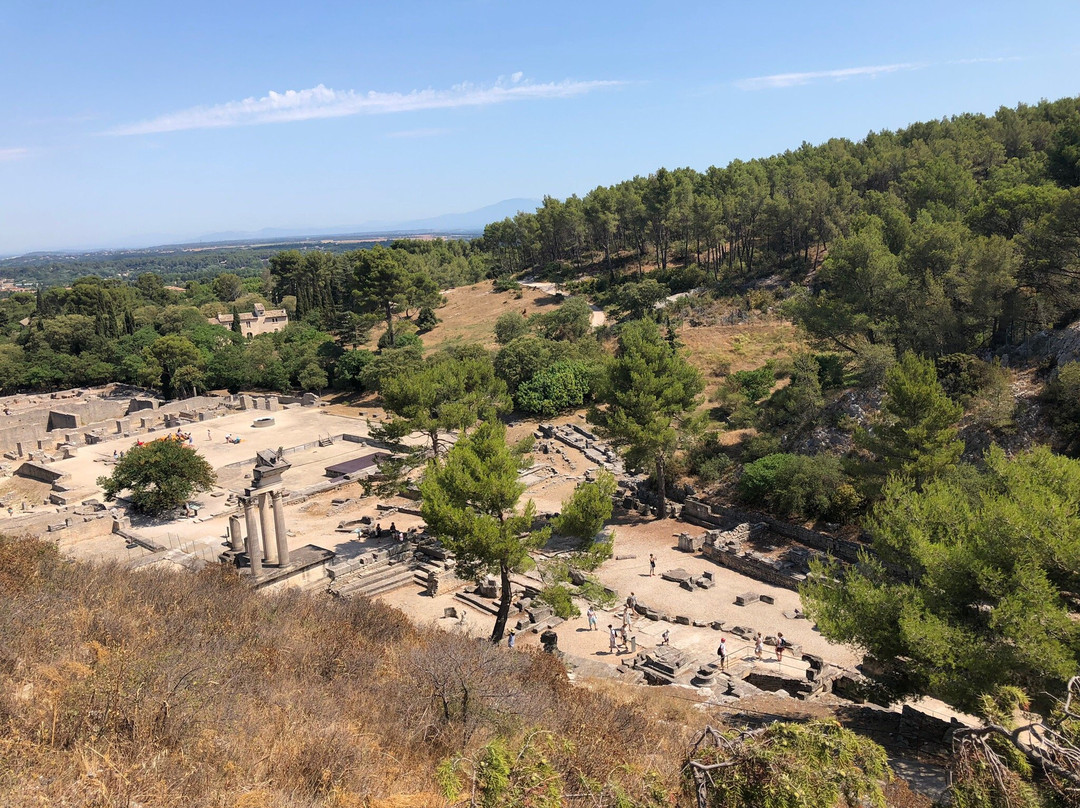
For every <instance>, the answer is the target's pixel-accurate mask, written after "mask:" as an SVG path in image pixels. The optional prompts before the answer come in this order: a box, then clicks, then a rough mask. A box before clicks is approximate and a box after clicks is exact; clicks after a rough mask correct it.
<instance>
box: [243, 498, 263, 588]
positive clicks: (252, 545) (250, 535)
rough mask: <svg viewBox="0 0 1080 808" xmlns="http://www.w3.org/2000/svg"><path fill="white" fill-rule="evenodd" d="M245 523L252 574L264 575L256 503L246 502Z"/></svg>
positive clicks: (250, 500) (247, 500)
mask: <svg viewBox="0 0 1080 808" xmlns="http://www.w3.org/2000/svg"><path fill="white" fill-rule="evenodd" d="M244 521H245V522H246V523H247V555H248V561H249V562H250V564H251V574H252V575H255V576H258V575H262V547H260V546H259V522H258V519H256V517H255V502H254V501H253V500H252V499H250V498H248V499H245V500H244Z"/></svg>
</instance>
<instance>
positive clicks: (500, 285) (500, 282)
mask: <svg viewBox="0 0 1080 808" xmlns="http://www.w3.org/2000/svg"><path fill="white" fill-rule="evenodd" d="M494 289H495V291H496V292H516V291H518V290H519V289H521V284H520V283H518V282H517V281H516V280H514V279H513V277H511V276H510V275H500V276H499V277H497V278H496V279H495V283H494Z"/></svg>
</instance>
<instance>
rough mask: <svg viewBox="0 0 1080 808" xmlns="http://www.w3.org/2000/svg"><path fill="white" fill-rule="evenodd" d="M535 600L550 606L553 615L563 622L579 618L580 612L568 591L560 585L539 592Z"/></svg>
mask: <svg viewBox="0 0 1080 808" xmlns="http://www.w3.org/2000/svg"><path fill="white" fill-rule="evenodd" d="M537 599H538V600H540V601H542V602H544V603H546V604H547V605H548V606H550V607H551V608H552V609H553V610H554V611H555V615H556V616H557V617H561V618H562V619H563V620H569V619H570V618H571V617H580V616H581V610H580V609H579V608H578V607H577V606H576V605H575V604H574V599H573V597H571V595H570V590H569V589H567V588H566V587H565V586H563V585H562V584H556V585H555V586H549V587H547V588H545V589H543V590H541V592H540V594H539V595H537Z"/></svg>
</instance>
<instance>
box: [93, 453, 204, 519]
mask: <svg viewBox="0 0 1080 808" xmlns="http://www.w3.org/2000/svg"><path fill="white" fill-rule="evenodd" d="M216 481H217V474H215V473H214V469H213V468H212V467H211V465H210V464H209V463H207V462H206V460H205V459H203V457H202V455H200V454H199V453H198V452H196V451H195V450H194V449H190V448H188V447H186V446H184V445H183V444H181V443H180V442H178V441H174V440H169V439H167V438H166V439H162V440H155V441H151V442H150V443H147V444H144V445H143V446H135V447H133V448H131V449H129V450H128V451H127V452H126V453H125V454H124V456H123V457H122V458H120V460H119V461H118V462H117V463H116V466H115V467H114V468H113V471H112V474H110V475H109V476H108V477H98V480H97V484H98V485H100V486H101V487H102V489H103V490H104V491H105V499H107V500H110V501H111V500H113V499H116V497H117V496H118V495H120V494H121V493H122V492H123V491H129V492H130V494H129V499H130V500H131V504H132V506H133V507H134V508H135V509H136V510H138V511H142V512H143V513H151V514H159V513H164V512H165V511H168V510H171V509H173V508H176V507H179V506H180V505H183V504H184V503H185V502H186V501H187V500H188V498H189V497H190V496H191V495H192V494H193V493H195V492H197V491H209V490H210V489H211V488H213V487H214V483H215V482H216Z"/></svg>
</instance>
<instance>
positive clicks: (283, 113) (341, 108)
mask: <svg viewBox="0 0 1080 808" xmlns="http://www.w3.org/2000/svg"><path fill="white" fill-rule="evenodd" d="M621 83H622V82H619V81H571V80H569V79H568V80H566V81H560V82H547V83H543V84H534V83H532V82H531V81H529V80H527V79H525V78H524V77H523V75H522V74H521V73H514V74H513V75H511V76H510V77H509V78H504V77H500V78H499V80H498V81H496V82H495V83H494V84H490V85H480V84H471V83H463V84H457V85H454V86H453V87H451V88H450V89H448V90H433V89H426V90H413V91H412V92H408V93H383V92H377V91H375V90H371V91H368V92H357V91H356V90H333V89H330V88H329V87H325V86H323V85H322V84H320V85H318V86H317V87H312V88H311V89H308V90H286V91H285V92H283V93H278V92H274V91H271V92H270V93H269V95H265V96H263V97H262V98H245V99H244V100H243V101H229V102H227V103H224V104H215V105H214V106H208V107H191V108H189V109H184V110H180V111H178V112H171V113H168V114H165V115H161V116H159V117H157V118H152V119H150V120H147V121H140V122H138V123H133V124H127V125H124V126H118V127H116V128H115V129H112V130H110V131H109V132H106V134H110V135H148V134H154V133H159V132H177V131H180V130H184V129H214V128H221V127H230V126H254V125H257V124H267V123H286V122H289V121H307V120H311V119H313V118H340V117H344V116H347V115H386V114H391V113H395V112H414V111H417V110H424V109H452V108H455V107H481V106H489V105H491V104H502V103H505V102H508V101H525V100H540V99H552V98H570V97H572V96H577V95H583V94H585V93H588V92H592V91H593V90H598V89H602V88H605V87H613V86H616V85H619V84H621Z"/></svg>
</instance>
